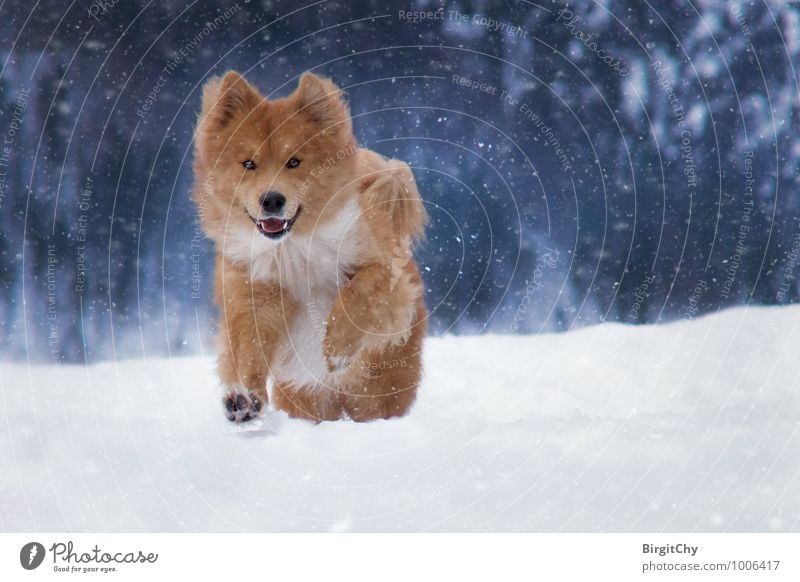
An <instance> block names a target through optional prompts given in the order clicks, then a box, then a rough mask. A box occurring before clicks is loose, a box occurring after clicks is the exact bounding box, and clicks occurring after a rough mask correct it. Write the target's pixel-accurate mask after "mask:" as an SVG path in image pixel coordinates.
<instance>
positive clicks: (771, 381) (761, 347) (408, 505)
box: [0, 306, 800, 531]
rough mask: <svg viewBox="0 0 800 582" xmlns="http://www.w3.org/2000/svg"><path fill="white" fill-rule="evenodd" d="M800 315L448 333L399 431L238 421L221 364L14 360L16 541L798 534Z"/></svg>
mask: <svg viewBox="0 0 800 582" xmlns="http://www.w3.org/2000/svg"><path fill="white" fill-rule="evenodd" d="M799 351H800V306H793V307H783V308H750V309H734V310H729V311H725V312H722V313H719V314H717V315H714V316H710V317H706V318H702V319H699V320H696V321H693V322H686V321H682V322H678V323H673V324H667V325H659V326H647V327H626V326H622V325H616V324H607V325H601V326H597V327H592V328H586V329H582V330H579V331H575V332H572V333H567V334H561V335H541V336H537V337H521V336H482V337H444V338H432V339H430V340H429V342H428V344H427V353H426V361H427V374H426V379H425V382H424V386H423V388H422V390H421V395H420V398H419V401H418V403H417V405H416V406H415V408H414V409H413V411H412V413H411V414H410V415H409V416H408V417H406V418H403V419H396V420H391V421H379V422H374V423H370V424H362V425H359V424H355V423H352V422H337V423H325V424H322V425H319V426H314V425H312V424H310V423H307V422H304V421H299V420H290V419H288V418H286V417H285V416H284V415H283V414H279V413H274V412H273V413H270V415H269V416H268V417H267V418H266V419H265V420H263V421H262V422H261V423H260V425H253V426H249V427H248V429H247V430H242V429H236V428H235V427H233V426H231V425H230V424H229V423H228V422H227V421H226V420H225V419H224V417H223V414H222V412H221V409H220V404H219V400H218V398H217V395H216V392H215V377H214V373H213V362H212V358H211V357H198V358H179V359H153V360H148V361H120V362H117V363H104V364H99V365H95V366H90V367H72V366H31V367H28V366H25V365H24V364H19V363H4V364H2V367H0V389H1V392H0V420H1V421H2V426H0V467H2V469H0V529H2V530H4V531H20V530H46V531H50V530H56V531H63V530H78V531H83V530H90V531H91V530H101V531H102V530H109V531H120V530H124V531H139V530H145V531H164V530H169V531H183V530H189V531H208V530H233V531H238V530H258V531H284V530H302V531H308V530H314V531H351V530H353V531H365V530H366V531H373V530H379V531H398V530H410V531H417V530H448V531H461V530H490V531H496V530H503V531H508V530H512V531H798V530H800V475H798V473H799V472H800V404H799V401H798V379H799V378H800V358H798V352H799Z"/></svg>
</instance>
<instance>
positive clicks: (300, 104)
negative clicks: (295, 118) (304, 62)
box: [296, 73, 352, 133]
mask: <svg viewBox="0 0 800 582" xmlns="http://www.w3.org/2000/svg"><path fill="white" fill-rule="evenodd" d="M296 96H297V97H296V98H297V111H298V113H301V114H304V115H307V116H308V117H310V118H311V119H312V120H313V121H314V122H316V123H318V124H319V125H321V126H322V129H324V130H325V129H329V128H330V129H331V130H333V131H344V132H347V133H350V132H352V122H351V120H350V109H349V108H348V106H347V103H346V102H345V100H344V94H343V93H342V90H341V89H339V87H337V86H336V85H335V84H334V83H333V81H331V80H330V79H326V78H324V77H318V76H317V75H315V74H314V73H303V75H302V76H301V77H300V84H299V85H298V87H297V91H296Z"/></svg>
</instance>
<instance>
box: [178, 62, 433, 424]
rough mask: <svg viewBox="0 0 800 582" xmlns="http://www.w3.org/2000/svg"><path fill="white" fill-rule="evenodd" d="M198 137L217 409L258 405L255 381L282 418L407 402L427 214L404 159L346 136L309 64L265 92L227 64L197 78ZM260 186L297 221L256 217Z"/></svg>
mask: <svg viewBox="0 0 800 582" xmlns="http://www.w3.org/2000/svg"><path fill="white" fill-rule="evenodd" d="M195 143H196V148H195V166H194V169H195V178H196V186H195V190H194V198H195V201H196V203H197V204H198V207H199V210H200V218H201V222H202V224H203V227H204V229H205V232H206V234H207V235H208V236H209V237H210V238H211V239H212V240H213V241H214V242H215V244H216V247H217V259H216V278H215V295H216V301H217V304H218V306H219V308H220V311H221V321H220V333H219V349H220V356H219V376H220V380H221V382H222V384H223V385H224V387H225V391H226V395H225V398H224V402H225V404H226V408H227V414H228V418H229V419H230V420H234V421H243V420H249V419H250V418H253V417H255V416H257V415H258V414H260V413H261V411H262V410H263V405H264V404H265V403H266V402H267V386H268V383H269V384H271V385H272V402H273V404H274V406H275V407H276V408H278V409H281V410H284V411H286V412H287V413H288V414H289V415H290V416H293V417H300V418H306V419H311V420H314V421H321V420H335V419H339V418H342V417H345V416H346V417H349V418H352V419H354V420H357V421H367V420H372V419H377V418H388V417H392V416H400V415H403V414H405V413H406V412H407V411H408V409H409V408H410V406H411V405H412V403H413V402H414V399H415V396H416V391H417V386H418V384H419V381H420V375H421V350H422V342H423V338H424V335H425V328H426V319H427V312H426V309H425V304H424V301H423V286H422V280H421V278H420V275H419V272H418V270H417V266H416V264H415V262H414V260H413V258H412V256H411V247H412V244H413V243H414V242H415V241H416V240H418V239H419V238H420V237H421V236H422V234H423V230H424V226H425V222H426V220H427V215H426V212H425V209H424V206H423V204H422V201H421V199H420V197H419V193H418V192H417V189H416V185H415V183H414V177H413V175H412V173H411V171H410V169H409V168H408V166H407V165H406V164H404V163H402V162H399V161H397V160H387V159H385V158H383V157H381V156H379V155H378V154H376V153H374V152H371V151H368V150H365V149H359V148H357V146H356V141H355V137H354V136H353V130H352V122H351V119H350V113H349V110H348V107H347V104H346V103H345V101H344V99H343V95H342V92H341V90H340V89H339V88H338V87H336V86H335V85H334V84H333V83H332V82H331V81H330V80H328V79H324V78H321V77H318V76H315V75H313V74H309V73H306V74H305V75H303V76H302V77H301V79H300V83H299V86H298V88H297V89H296V90H295V92H294V93H292V94H291V95H289V96H288V97H286V98H282V99H275V100H267V99H265V98H264V97H262V95H261V94H260V93H259V92H258V91H257V90H256V89H255V88H254V87H253V86H252V85H250V84H249V83H248V82H247V81H246V80H245V79H244V78H243V77H242V76H240V75H239V74H238V73H235V72H229V73H228V74H226V75H225V76H224V78H216V79H212V80H210V81H208V83H206V85H205V87H204V89H203V104H202V111H201V113H200V119H199V120H198V125H197V131H196V135H195ZM292 158H295V160H299V162H300V163H299V165H296V167H291V164H290V165H287V161H288V160H290V159H292ZM245 161H250V162H252V163H248V165H249V166H251V167H250V169H247V168H246V167H245V166H244V165H243V162H245ZM292 164H294V162H292ZM266 192H279V193H281V194H282V195H283V196H284V197H285V209H284V212H285V217H294V220H295V221H294V222H291V221H285V224H286V225H287V226H286V232H285V233H282V234H280V235H279V236H280V237H281V238H280V239H279V240H269V239H268V238H267V235H265V234H264V232H262V231H261V227H260V226H259V225H260V224H262V225H263V224H266V223H265V222H259V220H262V218H261V217H262V214H261V213H262V204H261V197H262V195H264V194H265V193H266ZM264 220H266V219H264Z"/></svg>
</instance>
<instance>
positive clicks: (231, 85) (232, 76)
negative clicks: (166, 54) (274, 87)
mask: <svg viewBox="0 0 800 582" xmlns="http://www.w3.org/2000/svg"><path fill="white" fill-rule="evenodd" d="M262 100H263V97H262V96H261V94H260V93H259V92H258V90H256V89H255V87H253V86H252V85H251V84H250V83H248V82H247V81H246V80H245V78H244V77H242V76H241V75H240V74H239V73H237V72H236V71H229V72H228V73H226V74H225V76H224V77H222V78H219V77H215V78H213V79H210V80H209V81H207V82H206V84H205V86H204V87H203V105H202V109H201V112H200V123H201V125H202V126H203V128H204V129H209V130H219V129H221V128H223V127H224V126H225V125H227V124H228V123H229V122H230V121H231V120H232V119H233V118H234V117H235V116H236V115H237V114H239V113H241V112H244V111H251V110H252V109H253V108H255V107H256V105H258V104H259V103H260V102H261V101H262Z"/></svg>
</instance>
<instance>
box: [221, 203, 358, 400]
mask: <svg viewBox="0 0 800 582" xmlns="http://www.w3.org/2000/svg"><path fill="white" fill-rule="evenodd" d="M359 216H360V209H359V207H358V203H357V201H355V200H351V201H349V202H348V203H347V204H345V205H344V206H343V207H342V208H341V210H340V211H339V213H338V214H337V216H336V217H335V218H334V219H333V220H330V221H328V222H327V223H325V224H324V225H322V226H320V227H318V228H316V229H315V230H314V232H313V233H312V234H311V235H308V236H297V235H296V234H295V233H290V234H289V235H288V236H287V237H286V238H285V239H283V240H281V241H280V242H278V243H275V242H273V241H270V240H267V239H265V238H264V237H262V236H261V235H259V234H258V233H256V237H257V238H255V239H254V238H253V233H252V232H250V233H247V235H246V240H245V235H244V234H243V233H241V234H239V238H237V237H236V236H235V235H233V233H231V235H232V236H231V237H230V238H229V239H228V241H227V243H228V244H226V251H225V252H226V254H228V256H230V257H231V258H234V259H236V260H240V261H241V260H243V259H246V260H247V262H249V263H250V273H251V276H252V278H253V280H254V281H273V282H276V283H278V284H279V285H280V286H281V288H282V289H283V290H284V291H286V292H288V293H290V294H291V295H292V297H293V298H294V299H295V300H296V301H297V303H298V307H299V310H298V313H297V315H296V317H295V320H294V322H293V324H292V327H291V332H290V334H289V338H288V342H287V345H286V347H285V348H284V350H283V353H281V354H279V355H278V358H277V362H276V365H275V367H274V369H273V373H274V375H275V376H276V379H277V380H279V381H281V382H291V383H292V384H294V385H295V386H298V387H301V386H302V387H309V388H311V387H313V386H318V385H321V384H328V385H330V383H331V382H332V381H333V380H334V378H333V377H331V376H329V375H328V372H327V366H326V363H325V359H324V356H323V353H322V343H323V340H324V338H325V326H326V323H327V320H328V314H329V313H330V311H331V308H332V307H333V302H334V301H335V300H336V296H337V294H338V291H339V287H340V286H341V285H343V284H344V283H345V282H346V281H347V277H346V273H347V272H348V271H350V272H352V269H353V268H354V267H355V266H356V265H357V263H358V260H359V257H361V256H363V252H362V250H363V248H364V245H365V244H366V241H365V229H364V228H363V226H362V225H361V224H360V221H359Z"/></svg>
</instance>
